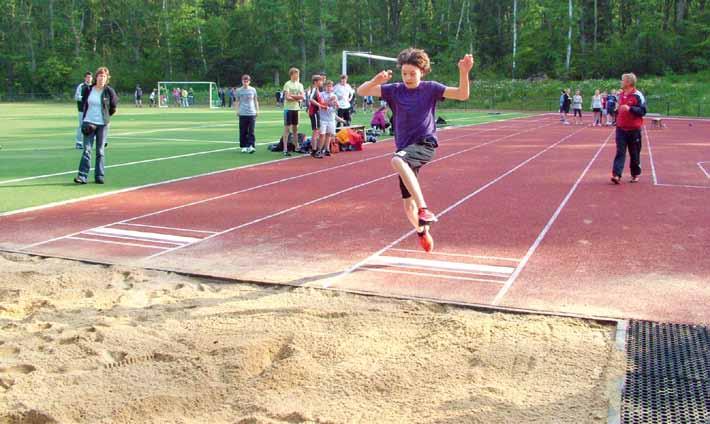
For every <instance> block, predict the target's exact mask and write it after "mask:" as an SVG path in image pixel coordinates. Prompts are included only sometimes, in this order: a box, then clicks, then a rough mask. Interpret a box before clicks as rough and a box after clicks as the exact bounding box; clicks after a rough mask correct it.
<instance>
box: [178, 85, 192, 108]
mask: <svg viewBox="0 0 710 424" xmlns="http://www.w3.org/2000/svg"><path fill="white" fill-rule="evenodd" d="M180 98H181V99H182V107H190V104H189V103H188V102H187V89H185V88H183V89H182V91H181V92H180Z"/></svg>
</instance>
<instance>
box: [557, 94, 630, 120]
mask: <svg viewBox="0 0 710 424" xmlns="http://www.w3.org/2000/svg"><path fill="white" fill-rule="evenodd" d="M571 92H572V91H571V90H570V89H569V88H567V89H564V90H562V94H561V95H560V122H562V123H563V124H564V125H570V122H569V120H568V119H567V115H568V114H569V112H570V107H571V109H572V112H573V114H574V115H573V119H574V125H583V124H584V121H583V119H582V109H583V107H584V106H583V105H584V99H583V97H582V93H581V91H580V90H577V91H576V92H575V94H574V96H572V95H571ZM620 95H621V91H620V90H610V91H609V92H607V91H603V92H600V91H599V90H598V89H597V90H595V91H594V96H592V103H591V110H592V112H593V113H594V121H593V122H592V124H591V126H592V127H601V126H602V125H604V126H615V125H616V117H617V114H618V105H619V96H620Z"/></svg>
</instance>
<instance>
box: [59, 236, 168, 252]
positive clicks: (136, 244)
mask: <svg viewBox="0 0 710 424" xmlns="http://www.w3.org/2000/svg"><path fill="white" fill-rule="evenodd" d="M67 239H68V240H81V241H94V242H96V243H106V244H118V245H121V246H131V247H143V248H146V249H158V250H163V249H167V247H160V246H149V245H147V244H138V243H123V242H120V241H110V240H99V239H90V238H85V237H67Z"/></svg>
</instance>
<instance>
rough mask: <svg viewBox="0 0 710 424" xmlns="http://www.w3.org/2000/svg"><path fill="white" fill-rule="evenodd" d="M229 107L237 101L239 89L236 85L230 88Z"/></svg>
mask: <svg viewBox="0 0 710 424" xmlns="http://www.w3.org/2000/svg"><path fill="white" fill-rule="evenodd" d="M228 92H229V108H230V109H231V108H232V105H233V104H234V103H235V102H236V101H237V89H236V88H235V87H230V88H229V91H228Z"/></svg>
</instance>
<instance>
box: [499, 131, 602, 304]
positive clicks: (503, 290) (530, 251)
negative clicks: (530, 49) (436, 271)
mask: <svg viewBox="0 0 710 424" xmlns="http://www.w3.org/2000/svg"><path fill="white" fill-rule="evenodd" d="M612 134H613V133H612ZM612 134H609V136H608V137H607V138H606V140H604V143H602V144H601V146H599V148H598V149H597V151H596V153H594V156H592V159H590V161H589V163H587V166H586V167H585V168H584V170H583V171H582V173H581V174H580V175H579V177H578V178H577V181H575V182H574V184H573V185H572V187H571V188H570V190H569V192H567V195H566V196H565V197H564V199H562V202H560V204H559V206H558V207H557V210H555V212H554V213H553V214H552V217H550V220H549V221H547V224H545V226H544V227H543V229H542V231H540V234H538V236H537V238H536V239H535V242H534V243H533V244H532V245H531V246H530V248H529V249H528V251H527V253H526V254H525V256H523V260H522V261H520V263H519V264H518V266H517V267H516V268H515V271H513V274H512V275H511V276H510V278H508V281H506V282H505V284H504V285H503V287H502V288H501V289H500V291H499V292H498V294H497V295H496V297H495V298H494V299H493V305H499V304H500V302H501V301H502V300H503V297H505V295H506V294H507V293H508V291H509V290H510V288H511V287H512V286H513V284H514V283H515V281H516V280H517V279H518V276H519V275H520V273H521V272H522V271H523V269H524V268H525V266H526V265H527V264H528V261H530V258H531V257H532V255H533V254H534V253H535V251H536V250H537V248H538V247H539V246H540V243H542V240H543V239H544V238H545V236H546V235H547V233H548V232H549V231H550V229H551V228H552V225H553V224H554V223H555V221H557V218H558V217H559V216H560V213H562V210H563V209H564V208H565V206H567V203H568V202H569V200H570V199H571V198H572V195H573V194H574V192H575V191H577V187H579V184H580V183H581V182H582V180H583V179H584V177H585V176H586V175H587V172H589V169H590V168H591V167H592V164H594V161H596V160H597V158H598V157H599V154H600V153H601V152H602V150H604V147H606V145H607V143H609V140H610V139H611V136H612Z"/></svg>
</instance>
